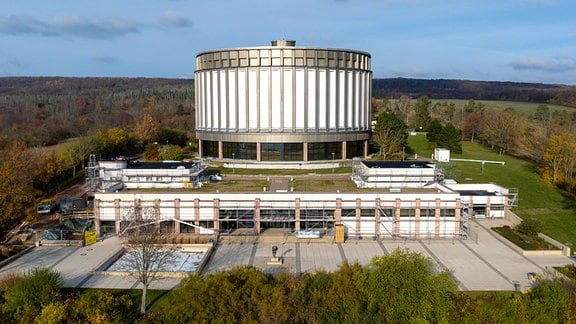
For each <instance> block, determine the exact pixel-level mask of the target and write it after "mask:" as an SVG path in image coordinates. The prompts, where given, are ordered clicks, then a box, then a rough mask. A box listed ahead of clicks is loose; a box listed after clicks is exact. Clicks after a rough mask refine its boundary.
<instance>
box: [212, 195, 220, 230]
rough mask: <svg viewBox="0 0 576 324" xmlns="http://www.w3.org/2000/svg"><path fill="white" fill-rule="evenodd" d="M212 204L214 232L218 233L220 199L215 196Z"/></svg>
mask: <svg viewBox="0 0 576 324" xmlns="http://www.w3.org/2000/svg"><path fill="white" fill-rule="evenodd" d="M213 205H214V209H213V210H214V215H213V221H214V232H215V233H216V234H218V233H219V232H220V199H217V198H216V199H214V202H213Z"/></svg>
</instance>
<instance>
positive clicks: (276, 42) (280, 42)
mask: <svg viewBox="0 0 576 324" xmlns="http://www.w3.org/2000/svg"><path fill="white" fill-rule="evenodd" d="M272 46H296V41H294V40H288V39H277V40H273V41H272Z"/></svg>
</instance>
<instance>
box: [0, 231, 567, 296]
mask: <svg viewBox="0 0 576 324" xmlns="http://www.w3.org/2000/svg"><path fill="white" fill-rule="evenodd" d="M502 222H504V221H503V220H477V221H472V222H471V224H472V229H473V230H474V231H475V232H476V233H477V238H474V239H468V240H456V239H454V240H450V239H448V240H434V239H431V240H428V239H420V240H409V239H406V240H405V239H396V240H393V239H384V240H366V239H364V240H348V241H347V242H346V243H342V244H337V243H333V242H327V241H326V240H319V241H315V240H314V239H307V240H297V239H286V238H283V239H281V240H280V241H278V242H274V241H269V240H268V239H262V240H252V241H249V240H248V241H245V242H221V243H219V244H217V245H216V248H215V250H214V253H213V254H212V256H211V258H210V260H209V261H208V263H207V265H206V267H205V268H204V273H214V272H217V271H222V270H229V269H231V268H232V267H234V266H239V265H251V266H254V267H256V268H258V269H261V270H263V271H264V272H266V273H271V274H273V273H278V272H281V271H286V272H289V273H293V274H299V273H303V272H312V271H316V270H320V269H323V270H326V271H334V270H336V269H338V267H339V266H340V265H341V264H342V262H343V261H344V260H348V261H349V262H358V263H360V264H361V265H368V264H369V263H370V261H371V260H372V258H374V257H375V256H381V255H386V254H388V253H390V252H391V251H394V250H395V249H398V248H407V249H410V250H411V251H415V252H419V253H422V254H423V255H424V256H427V257H430V258H431V259H432V260H434V262H436V264H437V265H438V267H439V268H441V269H449V270H451V271H452V273H453V276H454V278H455V280H456V281H457V283H458V285H459V288H460V289H461V290H514V288H515V287H514V282H518V283H519V284H520V285H521V287H522V288H528V287H530V284H531V282H530V280H529V278H528V273H532V272H533V273H537V274H543V275H545V268H546V267H547V266H561V265H565V264H568V263H572V264H574V263H575V262H574V260H573V259H572V258H569V257H562V256H534V257H526V256H523V255H521V254H520V253H518V252H516V251H514V250H513V249H511V248H510V247H508V246H507V245H506V244H504V243H503V242H501V241H500V239H499V238H498V237H497V236H496V234H495V233H494V232H493V231H492V230H490V227H492V226H501V225H502V224H503V223H502ZM501 223H502V224H501ZM274 245H276V246H277V247H278V251H277V256H278V257H280V258H281V259H282V260H283V263H282V264H280V265H275V264H269V263H270V261H271V260H270V259H271V257H272V246H274ZM121 248H122V247H121V242H120V239H119V238H117V237H111V238H107V239H106V240H104V241H102V242H98V243H96V244H94V245H91V246H88V247H36V248H33V249H32V250H31V251H30V252H29V253H27V254H24V255H23V256H21V257H20V258H18V259H16V260H14V261H13V262H11V263H9V264H7V265H6V266H4V267H2V268H1V269H0V277H2V276H5V275H6V274H8V273H11V272H25V271H28V270H30V269H32V268H35V267H48V268H52V269H54V270H56V271H58V272H60V273H61V274H62V276H63V277H64V280H65V286H66V287H76V288H91V287H92V288H137V287H138V288H139V285H138V283H137V282H136V280H135V279H133V278H132V277H129V276H112V275H105V274H103V273H101V272H99V271H96V270H99V269H100V268H102V266H103V265H104V264H105V263H106V262H107V261H108V260H109V259H110V258H112V257H113V256H114V255H116V254H117V253H118V252H119V251H120V250H121ZM179 282H180V279H178V278H170V279H165V280H161V281H157V282H155V283H154V284H153V285H152V288H153V289H172V288H174V287H176V286H177V285H178V284H179Z"/></svg>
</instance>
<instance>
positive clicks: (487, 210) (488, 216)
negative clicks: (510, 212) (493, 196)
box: [486, 196, 494, 219]
mask: <svg viewBox="0 0 576 324" xmlns="http://www.w3.org/2000/svg"><path fill="white" fill-rule="evenodd" d="M486 218H490V219H492V218H494V217H492V212H491V211H490V196H488V197H486Z"/></svg>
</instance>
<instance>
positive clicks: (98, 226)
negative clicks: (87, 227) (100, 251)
mask: <svg viewBox="0 0 576 324" xmlns="http://www.w3.org/2000/svg"><path fill="white" fill-rule="evenodd" d="M101 225H102V224H100V199H94V229H95V230H96V237H100V235H101V232H102V228H101Z"/></svg>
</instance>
